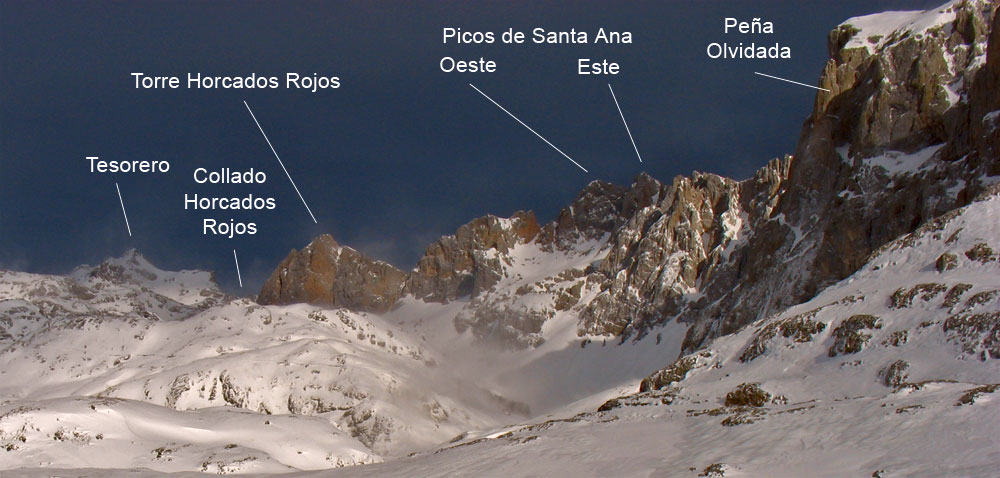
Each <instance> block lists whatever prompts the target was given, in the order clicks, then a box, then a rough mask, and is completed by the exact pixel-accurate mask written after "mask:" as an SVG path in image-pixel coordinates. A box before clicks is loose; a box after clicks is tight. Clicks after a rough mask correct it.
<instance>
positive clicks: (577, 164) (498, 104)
mask: <svg viewBox="0 0 1000 478" xmlns="http://www.w3.org/2000/svg"><path fill="white" fill-rule="evenodd" d="M469 86H471V87H472V89H474V90H476V91H478V92H479V94H481V95H483V96H484V97H485V98H486V99H488V100H490V103H493V104H495V105H497V108H500V109H501V110H503V112H504V113H507V114H508V115H510V117H511V118H514V120H515V121H517V122H518V123H521V126H524V127H525V128H528V131H531V132H532V133H535V136H538V137H539V138H541V140H542V141H545V144H547V145H549V146H552V149H554V150H556V151H559V154H561V155H563V156H565V157H566V159H568V160H570V161H571V162H572V163H573V164H575V165H576V167H578V168H580V169H582V170H583V172H585V173H589V172H590V171H587V168H584V167H583V166H580V163H578V162H576V161H573V158H571V157H569V156H568V155H567V154H566V153H564V152H562V150H561V149H559V148H557V147H556V145H554V144H552V143H550V142H549V140H547V139H545V138H544V137H543V136H542V135H540V134H538V132H537V131H535V130H533V129H531V126H528V125H526V124H524V121H521V120H520V119H518V118H517V116H514V114H513V113H511V112H510V111H507V108H504V107H503V106H500V103H497V102H496V101H493V98H490V97H489V96H487V95H486V93H483V92H482V90H480V89H479V88H476V85H473V84H472V83H469Z"/></svg>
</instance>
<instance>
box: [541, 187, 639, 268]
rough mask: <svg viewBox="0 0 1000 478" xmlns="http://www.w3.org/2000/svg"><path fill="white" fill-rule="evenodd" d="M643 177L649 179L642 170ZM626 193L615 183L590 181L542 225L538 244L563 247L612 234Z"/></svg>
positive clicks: (619, 220) (619, 219) (618, 221)
mask: <svg viewBox="0 0 1000 478" xmlns="http://www.w3.org/2000/svg"><path fill="white" fill-rule="evenodd" d="M643 176H645V177H646V178H649V179H652V178H650V177H649V176H648V175H646V174H645V173H643ZM653 181H654V182H655V181H656V180H655V179H653ZM625 192H626V189H625V188H623V187H621V186H618V185H616V184H612V183H609V182H606V181H596V180H595V181H591V182H590V184H587V186H586V187H585V188H583V190H582V191H580V194H578V195H577V197H576V199H574V200H573V203H572V204H570V205H569V206H567V207H565V208H563V209H562V211H560V212H559V215H558V216H557V217H556V219H555V220H554V221H552V222H550V223H548V224H546V225H545V227H544V228H542V231H541V233H540V234H539V239H538V242H539V244H542V245H544V246H545V247H546V248H547V249H549V250H551V249H552V248H553V247H555V248H556V249H560V250H565V249H566V248H569V247H572V245H574V244H576V243H577V242H579V241H581V240H597V239H600V238H601V237H603V236H604V235H605V234H609V233H611V231H613V230H615V228H617V227H618V225H619V224H621V222H622V208H623V207H624V201H623V200H624V196H625Z"/></svg>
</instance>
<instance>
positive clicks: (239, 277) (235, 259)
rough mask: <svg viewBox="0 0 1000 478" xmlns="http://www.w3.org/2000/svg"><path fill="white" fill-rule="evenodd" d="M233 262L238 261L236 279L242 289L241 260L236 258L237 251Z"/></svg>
mask: <svg viewBox="0 0 1000 478" xmlns="http://www.w3.org/2000/svg"><path fill="white" fill-rule="evenodd" d="M233 260H234V261H236V278H237V279H239V280H240V288H242V287H243V276H242V275H240V260H239V258H237V257H236V249H233Z"/></svg>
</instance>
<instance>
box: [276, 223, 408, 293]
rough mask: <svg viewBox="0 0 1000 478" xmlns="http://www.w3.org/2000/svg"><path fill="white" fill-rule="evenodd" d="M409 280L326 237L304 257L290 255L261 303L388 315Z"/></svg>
mask: <svg viewBox="0 0 1000 478" xmlns="http://www.w3.org/2000/svg"><path fill="white" fill-rule="evenodd" d="M405 279H406V274H404V273H403V272H402V271H400V270H399V269H396V268H395V267H393V266H391V265H389V264H387V263H385V262H382V261H377V260H374V259H372V258H370V257H368V256H366V255H364V254H362V253H360V252H358V251H357V250H354V249H352V248H350V247H346V246H341V245H340V244H338V243H337V241H336V240H334V239H333V237H332V236H330V235H328V234H324V235H322V236H319V237H317V238H316V239H315V240H313V241H312V242H311V243H309V245H308V246H306V247H305V248H303V249H302V250H301V251H296V250H294V249H293V250H292V251H291V252H289V253H288V256H287V257H285V260H283V261H282V262H281V264H280V265H279V266H278V268H277V269H275V270H274V272H272V273H271V276H270V277H269V278H268V279H267V282H265V283H264V287H263V288H262V289H261V291H260V295H259V296H258V298H257V301H258V302H259V303H261V304H291V303H297V302H307V303H318V304H326V305H331V306H336V307H345V308H348V309H352V310H361V311H371V312H385V311H387V310H389V309H390V308H391V307H392V306H393V304H395V303H396V300H398V299H399V295H400V293H401V292H402V288H403V282H404V280H405Z"/></svg>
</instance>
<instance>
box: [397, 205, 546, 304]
mask: <svg viewBox="0 0 1000 478" xmlns="http://www.w3.org/2000/svg"><path fill="white" fill-rule="evenodd" d="M538 232H539V227H538V221H537V220H536V219H535V214H534V213H532V212H530V211H529V212H523V211H518V212H516V213H514V215H513V216H511V217H510V218H499V217H496V216H492V215H490V216H485V217H481V218H478V219H475V220H473V221H471V222H469V223H468V224H465V225H463V226H462V227H460V228H458V231H456V232H455V235H453V236H445V237H442V238H441V239H439V240H438V241H437V242H435V243H434V244H431V245H430V246H428V247H427V251H426V252H425V253H424V257H422V258H421V259H420V261H419V262H417V267H416V269H414V270H413V272H412V273H411V274H410V277H409V279H408V280H407V282H406V288H405V292H406V293H408V294H413V296H414V297H416V298H418V299H423V300H425V301H429V302H447V301H452V300H455V299H457V298H459V297H465V296H469V295H471V296H472V297H475V296H477V295H479V294H480V293H482V292H483V291H486V290H488V289H489V288H490V287H492V286H493V285H494V284H496V283H497V281H499V280H500V279H501V278H502V277H503V275H504V273H503V264H504V263H508V264H509V262H510V261H509V259H507V258H506V256H507V255H508V253H509V252H510V250H511V248H513V247H514V246H515V245H517V244H523V243H526V242H529V241H531V240H532V239H534V238H535V236H537V235H538Z"/></svg>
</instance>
